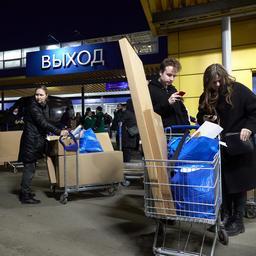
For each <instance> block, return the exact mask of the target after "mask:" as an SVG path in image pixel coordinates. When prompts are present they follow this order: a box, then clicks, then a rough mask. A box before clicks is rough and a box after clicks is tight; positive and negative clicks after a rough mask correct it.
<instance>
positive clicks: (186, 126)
mask: <svg viewBox="0 0 256 256" xmlns="http://www.w3.org/2000/svg"><path fill="white" fill-rule="evenodd" d="M198 128H199V125H198V124H197V125H171V126H169V127H166V128H165V129H164V130H165V132H168V131H170V132H171V131H172V130H177V129H179V130H187V129H188V130H193V129H198Z"/></svg>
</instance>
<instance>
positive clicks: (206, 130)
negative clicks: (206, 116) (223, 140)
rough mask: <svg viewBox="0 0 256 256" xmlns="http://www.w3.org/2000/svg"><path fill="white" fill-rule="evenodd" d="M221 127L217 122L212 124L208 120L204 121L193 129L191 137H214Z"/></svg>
mask: <svg viewBox="0 0 256 256" xmlns="http://www.w3.org/2000/svg"><path fill="white" fill-rule="evenodd" d="M222 130H223V128H222V127H221V126H219V125H218V124H214V123H211V122H208V121H205V122H204V123H203V124H202V125H201V126H200V127H199V128H198V129H197V131H195V132H194V133H193V134H192V135H191V137H194V136H205V137H208V138H211V139H214V138H216V137H217V136H218V135H219V134H220V133H221V131H222Z"/></svg>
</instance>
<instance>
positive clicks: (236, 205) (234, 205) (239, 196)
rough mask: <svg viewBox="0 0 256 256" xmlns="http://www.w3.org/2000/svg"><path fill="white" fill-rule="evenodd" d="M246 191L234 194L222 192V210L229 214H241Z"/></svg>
mask: <svg viewBox="0 0 256 256" xmlns="http://www.w3.org/2000/svg"><path fill="white" fill-rule="evenodd" d="M246 196H247V194H246V192H240V193H235V194H223V205H222V206H223V210H224V212H226V213H229V214H230V215H234V214H237V213H239V214H241V215H242V216H243V214H244V209H245V203H246Z"/></svg>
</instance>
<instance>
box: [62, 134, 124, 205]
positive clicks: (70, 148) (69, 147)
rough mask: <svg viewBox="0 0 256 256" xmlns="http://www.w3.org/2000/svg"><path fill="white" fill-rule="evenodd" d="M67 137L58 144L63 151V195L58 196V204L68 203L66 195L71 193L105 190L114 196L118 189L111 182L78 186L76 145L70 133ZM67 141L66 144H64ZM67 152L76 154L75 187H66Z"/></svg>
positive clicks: (116, 184)
mask: <svg viewBox="0 0 256 256" xmlns="http://www.w3.org/2000/svg"><path fill="white" fill-rule="evenodd" d="M66 139H67V137H65V136H60V138H59V142H60V143H61V144H62V146H63V149H64V193H63V194H61V196H60V202H61V203H62V204H66V203H67V201H68V194H69V193H71V192H81V191H91V190H106V191H107V193H108V195H114V194H115V192H116V191H117V189H118V187H119V183H118V182H113V183H110V184H80V180H79V171H80V170H79V157H78V151H79V147H78V143H77V140H76V138H75V136H74V135H73V134H72V133H71V132H70V133H69V136H68V140H66ZM66 141H68V143H66ZM67 152H75V153H76V160H75V161H76V162H75V169H76V173H75V177H76V184H75V186H69V185H68V177H67V173H68V171H69V170H67Z"/></svg>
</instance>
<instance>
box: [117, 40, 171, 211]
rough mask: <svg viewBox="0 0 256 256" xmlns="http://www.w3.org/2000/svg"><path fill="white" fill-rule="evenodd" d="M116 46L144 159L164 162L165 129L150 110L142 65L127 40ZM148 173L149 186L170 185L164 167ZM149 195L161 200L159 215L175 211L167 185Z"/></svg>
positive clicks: (151, 169)
mask: <svg viewBox="0 0 256 256" xmlns="http://www.w3.org/2000/svg"><path fill="white" fill-rule="evenodd" d="M119 44H120V48H121V53H122V57H123V62H124V66H125V71H126V76H127V79H128V83H129V88H130V92H131V97H132V101H133V106H134V111H135V115H136V120H137V124H138V128H139V132H140V137H141V141H142V146H143V151H144V154H145V158H146V159H155V160H156V159H159V160H167V151H166V149H167V143H166V138H165V134H164V129H163V125H162V121H160V120H161V119H160V117H159V116H158V115H157V114H156V113H154V111H153V106H152V102H151V97H150V94H149V90H148V82H147V80H146V76H145V72H144V67H143V64H142V62H141V60H140V59H139V57H138V55H137V54H136V52H135V51H134V50H133V48H132V47H131V45H130V44H129V42H128V40H127V39H125V38H123V39H121V40H119ZM148 174H149V179H150V181H151V182H152V183H157V184H169V179H168V174H167V170H166V168H164V167H161V168H160V169H159V168H155V167H153V166H152V167H151V168H150V169H149V168H148ZM152 193H153V197H154V198H155V199H159V200H160V201H158V200H156V201H155V204H156V209H157V212H158V213H161V214H165V213H166V212H167V210H166V209H174V205H173V204H172V203H171V201H172V194H171V191H170V188H169V186H159V185H158V186H156V185H155V186H152ZM168 213H169V211H168Z"/></svg>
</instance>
